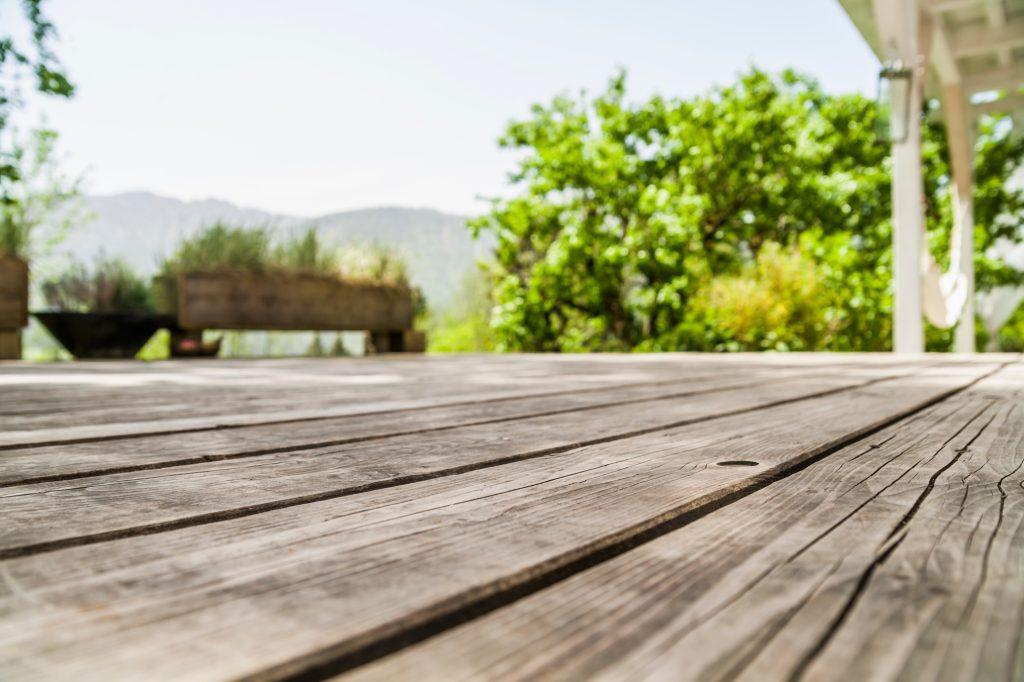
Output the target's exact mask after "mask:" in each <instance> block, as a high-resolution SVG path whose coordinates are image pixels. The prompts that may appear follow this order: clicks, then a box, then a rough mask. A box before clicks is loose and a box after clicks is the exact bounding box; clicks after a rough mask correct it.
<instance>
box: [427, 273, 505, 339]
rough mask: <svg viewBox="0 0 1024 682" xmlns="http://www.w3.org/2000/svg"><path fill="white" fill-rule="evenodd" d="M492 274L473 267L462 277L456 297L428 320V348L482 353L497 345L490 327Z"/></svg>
mask: <svg viewBox="0 0 1024 682" xmlns="http://www.w3.org/2000/svg"><path fill="white" fill-rule="evenodd" d="M491 287H492V283H491V277H490V274H489V273H488V272H486V271H484V270H482V269H477V268H474V269H472V270H470V271H468V272H467V273H466V274H465V275H464V276H463V278H462V283H461V285H460V287H459V290H458V291H457V292H456V294H455V297H454V298H453V300H452V301H451V303H449V304H448V306H446V308H445V309H443V310H440V311H436V312H433V313H431V314H430V315H429V316H428V319H427V320H426V326H427V343H428V346H427V350H428V351H430V352H432V353H480V352H489V351H493V350H494V349H495V348H496V347H497V339H496V338H495V334H494V329H493V328H492V327H491V324H490V318H491V307H492V306H493V305H494V303H493V301H492V299H491V294H490V292H491Z"/></svg>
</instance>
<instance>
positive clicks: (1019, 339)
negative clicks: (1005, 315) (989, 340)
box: [998, 303, 1024, 353]
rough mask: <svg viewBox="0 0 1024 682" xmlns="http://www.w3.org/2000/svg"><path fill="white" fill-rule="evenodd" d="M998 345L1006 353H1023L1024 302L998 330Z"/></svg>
mask: <svg viewBox="0 0 1024 682" xmlns="http://www.w3.org/2000/svg"><path fill="white" fill-rule="evenodd" d="M998 345H999V350H1001V351H1005V352H1007V353H1024V303H1021V305H1020V306H1019V307H1018V308H1017V310H1015V311H1014V313H1013V315H1011V316H1010V319H1009V320H1007V321H1006V324H1004V325H1003V327H1002V329H1000V330H999V338H998Z"/></svg>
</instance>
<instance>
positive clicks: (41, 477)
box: [0, 355, 1024, 682]
mask: <svg viewBox="0 0 1024 682" xmlns="http://www.w3.org/2000/svg"><path fill="white" fill-rule="evenodd" d="M1022 392H1024V364H1022V363H1021V361H1020V358H1019V357H1018V356H1009V355H1002V356H998V355H979V356H975V357H959V358H958V357H948V356H947V357H940V356H928V357H924V356H922V357H920V358H917V359H914V360H909V361H908V360H905V359H898V358H896V357H894V356H889V355H831V356H830V355H760V356H694V355H660V356H628V355H627V356H618V355H607V356H506V357H452V358H439V357H401V358H394V359H391V358H387V359H384V358H378V359H363V360H358V359H353V360H295V361H289V360H276V361H244V362H243V361H212V362H202V361H195V362H179V363H160V364H153V365H145V364H131V363H81V364H65V365H50V366H29V365H21V364H7V365H3V364H0V462H2V466H0V679H3V680H37V679H60V680H121V679H123V680H156V679H180V680H208V679H209V680H221V679H237V678H253V679H280V678H289V679H327V678H333V677H335V676H342V677H343V678H344V679H352V680H417V682H422V681H423V680H433V679H437V680H446V681H447V680H456V679H473V680H476V679H521V680H535V679H580V678H596V677H599V678H602V679H611V680H619V679H621V680H637V679H648V678H653V679H669V680H690V679H693V680H709V679H751V680H776V679H778V680H782V679H808V680H830V679H845V680H869V679H870V680H879V679H896V678H899V679H921V680H933V679H948V680H965V679H983V680H1022V679H1024V396H1022Z"/></svg>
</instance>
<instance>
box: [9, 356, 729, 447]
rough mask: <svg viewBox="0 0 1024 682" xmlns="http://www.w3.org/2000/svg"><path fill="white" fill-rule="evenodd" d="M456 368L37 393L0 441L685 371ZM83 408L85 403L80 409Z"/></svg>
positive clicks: (506, 393)
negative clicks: (74, 397)
mask: <svg viewBox="0 0 1024 682" xmlns="http://www.w3.org/2000/svg"><path fill="white" fill-rule="evenodd" d="M324 364H325V366H330V365H331V364H332V363H331V362H330V361H328V362H326V363H324ZM346 364H347V363H346ZM458 371H460V368H459V366H458V365H456V366H454V367H452V368H451V371H450V372H449V374H448V375H446V376H442V377H433V378H427V379H426V380H421V381H418V380H416V379H415V377H414V376H413V377H410V376H408V375H407V374H405V373H404V372H403V373H402V374H396V372H395V371H394V369H393V370H392V371H390V372H381V373H362V374H358V375H352V376H342V377H330V376H327V377H323V379H325V380H328V381H335V380H336V381H337V382H338V385H337V386H334V387H331V386H330V385H328V386H322V385H317V383H316V382H315V381H314V380H313V379H311V378H306V377H303V380H305V383H298V385H295V379H294V377H293V378H292V380H291V381H290V382H281V383H280V384H279V385H276V386H275V385H274V381H273V378H272V377H271V378H269V379H261V386H260V387H259V390H253V389H250V388H247V387H246V386H245V378H244V376H242V377H238V379H237V381H238V385H235V386H232V387H231V388H229V389H227V390H222V389H218V388H217V387H211V386H209V385H208V384H207V383H206V382H205V381H195V382H191V383H188V382H183V383H186V385H185V386H183V387H175V389H171V388H169V387H166V386H161V385H159V384H156V385H154V384H153V383H152V382H149V384H148V385H147V386H145V387H144V388H143V389H141V391H142V393H143V395H141V396H135V395H134V393H139V390H136V391H134V392H130V393H133V395H130V396H128V397H125V396H121V397H120V398H119V399H117V400H115V399H112V398H111V394H107V393H97V392H95V391H87V392H86V396H84V397H83V398H82V399H81V401H82V404H81V405H74V406H68V405H63V406H62V405H60V404H51V403H50V402H48V400H47V398H46V396H45V395H44V396H35V397H31V398H29V397H26V398H24V399H23V400H24V405H25V406H31V407H30V409H31V410H32V411H33V412H34V413H35V414H34V416H30V415H26V414H15V415H12V416H10V417H9V418H8V419H7V422H8V424H9V425H10V426H9V427H8V428H5V429H3V430H2V432H0V446H4V447H10V446H13V445H23V444H32V443H45V442H69V441H81V440H88V439H101V438H113V437H121V436H133V435H142V434H155V433H172V432H184V431H189V430H197V429H212V428H222V427H224V426H244V425H248V424H258V423H271V422H284V421H296V420H303V419H325V418H331V417H338V416H347V415H355V414H369V413H373V412H381V411H394V410H402V409H418V408H421V407H429V406H433V405H438V404H444V403H448V404H456V403H473V402H477V401H484V400H496V399H502V398H509V397H517V396H535V395H557V394H560V393H564V392H569V391H574V390H588V389H597V390H601V389H605V388H607V389H612V388H615V387H618V386H624V387H629V386H637V385H650V383H652V382H653V383H657V384H663V383H665V382H671V381H675V380H679V381H684V380H687V379H688V378H689V377H688V376H687V374H686V373H675V372H669V373H662V375H661V376H657V375H656V374H655V373H651V376H650V377H647V376H645V375H643V374H641V375H639V376H638V375H632V374H629V373H624V375H623V376H621V377H620V378H619V379H618V380H616V379H615V377H614V376H613V375H609V374H608V373H600V374H596V375H592V376H586V375H583V376H573V375H568V376H563V375H557V376H551V377H544V376H540V377H523V376H516V374H515V373H514V372H510V374H509V375H508V376H504V377H503V376H501V375H500V374H499V373H494V372H488V373H481V372H474V371H472V369H468V375H467V377H466V380H465V381H453V380H452V372H458ZM689 374H690V375H691V376H692V377H693V378H695V379H698V378H701V377H707V376H708V375H709V374H710V373H709V372H708V371H707V370H705V371H703V372H689ZM456 376H460V375H458V374H456ZM144 377H145V375H144ZM0 379H2V377H0ZM0 383H2V382H0ZM264 386H266V387H264ZM61 390H62V391H63V392H65V393H70V392H74V391H76V390H78V389H77V386H76V382H73V381H69V382H67V383H65V384H63V386H62V388H61ZM120 391H125V392H128V391H126V389H123V388H119V389H118V390H117V391H115V393H117V392H120ZM23 392H24V388H23V387H16V388H15V389H12V393H23ZM149 393H152V394H155V395H156V396H157V397H156V398H155V399H152V398H146V394H149ZM133 398H140V399H139V400H138V402H139V403H140V404H139V405H136V406H131V405H126V404H124V401H126V400H127V401H129V402H130V401H131V400H132V399H133ZM83 407H84V408H85V409H82V408H83ZM22 409H23V410H24V409H26V408H25V407H23V408H22Z"/></svg>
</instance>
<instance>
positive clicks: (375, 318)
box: [175, 273, 414, 333]
mask: <svg viewBox="0 0 1024 682" xmlns="http://www.w3.org/2000/svg"><path fill="white" fill-rule="evenodd" d="M175 284H176V288H177V311H176V312H177V316H178V325H179V326H180V327H181V328H182V329H184V330H186V331H199V330H202V329H239V330H257V329H258V330H282V331H307V330H310V331H312V330H315V331H368V332H377V333H381V332H384V333H394V332H404V331H406V330H411V329H412V323H413V314H414V304H413V298H412V291H411V290H410V289H409V288H408V287H403V286H394V285H386V284H374V283H370V282H353V281H343V280H338V279H336V278H333V277H318V276H314V275H276V274H275V275H258V274H222V273H193V274H187V275H179V276H178V278H177V281H176V283H175Z"/></svg>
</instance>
